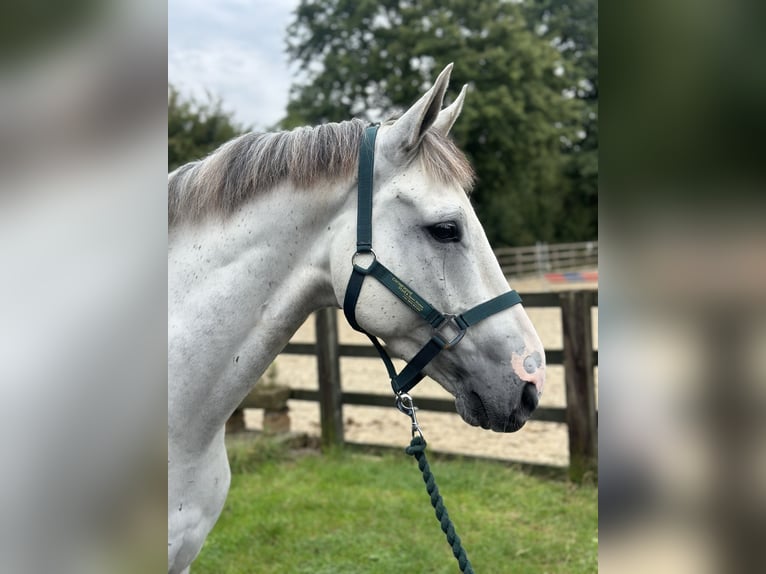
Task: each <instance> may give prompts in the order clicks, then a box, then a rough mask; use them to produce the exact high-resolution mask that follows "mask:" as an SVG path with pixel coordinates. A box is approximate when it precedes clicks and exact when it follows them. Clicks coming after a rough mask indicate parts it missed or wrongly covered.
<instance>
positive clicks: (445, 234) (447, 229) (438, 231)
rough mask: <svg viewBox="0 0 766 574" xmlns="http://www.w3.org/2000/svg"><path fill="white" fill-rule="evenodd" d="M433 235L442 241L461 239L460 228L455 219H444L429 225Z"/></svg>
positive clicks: (429, 230)
mask: <svg viewBox="0 0 766 574" xmlns="http://www.w3.org/2000/svg"><path fill="white" fill-rule="evenodd" d="M428 232H429V233H430V234H431V237H433V238H434V239H436V241H439V242H441V243H449V242H452V241H460V228H459V227H458V225H457V223H455V222H454V221H443V222H441V223H437V224H436V225H431V226H430V227H428Z"/></svg>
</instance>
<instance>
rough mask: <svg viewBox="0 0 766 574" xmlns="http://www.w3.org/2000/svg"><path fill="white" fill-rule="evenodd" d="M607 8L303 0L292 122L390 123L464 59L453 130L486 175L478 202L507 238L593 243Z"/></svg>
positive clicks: (485, 0)
mask: <svg viewBox="0 0 766 574" xmlns="http://www.w3.org/2000/svg"><path fill="white" fill-rule="evenodd" d="M570 4H572V3H570ZM593 4H595V0H576V1H575V2H574V3H573V4H572V5H573V6H576V9H570V8H566V6H567V5H566V4H565V3H564V2H562V1H560V0H546V1H544V2H536V3H535V2H531V1H530V0H528V1H527V2H526V3H511V2H504V1H501V0H423V1H418V2H415V1H410V0H375V1H372V0H301V3H300V5H299V6H298V8H297V10H296V13H295V19H294V21H293V23H292V24H291V25H290V27H289V29H288V40H287V45H288V54H289V55H290V57H291V58H292V60H293V61H294V62H297V63H298V65H299V69H300V71H301V75H302V77H303V81H301V82H298V83H296V84H295V85H294V86H293V88H292V91H291V96H290V102H289V104H288V110H287V111H288V114H287V117H286V119H285V120H284V122H283V125H284V126H285V127H294V126H296V125H304V124H316V123H322V122H327V121H341V120H344V119H348V118H349V117H352V116H356V117H362V118H366V119H368V120H371V121H376V120H380V119H383V118H385V117H387V116H388V115H390V114H391V113H394V112H396V111H401V110H403V109H405V108H406V107H407V106H408V105H410V104H411V103H412V102H414V101H415V100H416V99H417V98H418V97H419V96H420V95H421V93H422V92H423V90H424V89H425V88H426V87H427V86H428V85H430V83H431V82H432V81H433V79H434V78H435V77H436V75H437V74H438V72H439V71H441V69H442V68H443V67H444V66H445V65H446V64H448V63H449V62H454V63H455V68H454V70H453V72H452V86H453V89H452V90H451V93H452V96H453V97H454V96H455V95H457V91H458V90H459V88H460V86H461V85H462V84H464V83H468V84H470V86H471V90H470V91H469V95H468V99H467V101H466V106H465V108H464V109H463V114H462V116H461V118H460V120H459V121H458V122H457V124H456V125H455V127H454V128H453V136H454V137H455V140H456V141H457V143H458V144H459V145H460V146H461V148H462V149H463V150H465V151H466V153H467V154H468V155H469V157H470V158H471V160H472V162H473V164H474V166H475V167H476V170H477V173H478V175H479V183H478V185H477V188H476V190H475V192H474V196H473V197H474V202H475V204H476V207H477V211H478V212H479V216H480V218H481V219H482V221H483V223H484V226H485V228H486V230H487V233H488V235H489V237H490V240H491V241H492V242H493V244H495V245H503V244H505V245H524V244H531V243H534V242H535V241H538V240H544V241H566V240H580V239H593V238H594V236H595V233H596V227H595V221H596V213H595V195H593V197H591V195H592V194H594V193H595V187H592V186H591V185H590V184H588V183H586V182H585V181H584V179H587V178H593V179H592V183H595V174H596V173H597V164H595V163H593V162H591V161H590V160H591V159H594V158H595V156H593V157H591V158H589V159H587V160H586V159H585V158H584V156H583V154H582V152H583V150H584V149H585V144H586V142H588V139H589V138H591V140H592V141H591V142H588V144H587V145H588V146H590V147H588V149H589V150H595V149H596V148H595V147H593V146H597V144H596V140H597V132H596V131H595V129H593V127H592V126H591V125H590V124H588V123H587V122H588V121H590V119H589V118H590V115H589V109H588V102H587V101H586V98H585V97H584V95H583V96H581V94H580V92H583V91H584V90H586V88H587V87H588V85H589V84H587V82H584V81H583V80H585V79H590V80H591V83H592V85H593V86H594V88H593V90H594V92H593V94H591V95H593V96H594V98H595V97H596V96H595V95H597V83H593V82H595V81H596V72H595V63H596V60H595V54H596V52H595V49H596V47H595V45H593V44H592V40H593V39H594V38H595V29H596V14H595V9H593V12H592V13H591V12H589V10H590V9H591V8H590V7H589V5H590V6H592V5H593ZM565 8H566V10H568V12H566V11H565ZM565 12H566V13H565ZM543 24H547V26H544V25H543ZM575 36H576V40H573V41H574V42H575V43H577V45H578V46H580V48H579V49H578V50H573V49H570V43H569V38H570V37H575ZM582 47H585V48H587V50H588V52H587V54H588V57H587V58H586V57H583V56H582V54H581V52H582ZM591 48H592V50H591ZM591 57H592V58H593V59H592V60H591V59H590V58H591ZM591 63H592V64H593V68H592V69H588V68H587V65H589V64H591ZM588 89H589V88H588ZM589 93H590V92H589ZM593 120H595V118H593ZM591 123H592V124H593V125H595V123H594V121H591ZM586 126H588V127H586ZM586 199H587V201H585V200H586ZM591 200H592V201H591ZM575 216H576V217H577V219H578V221H573V220H572V218H573V217H575Z"/></svg>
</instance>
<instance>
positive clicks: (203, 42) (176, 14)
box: [168, 0, 298, 129]
mask: <svg viewBox="0 0 766 574" xmlns="http://www.w3.org/2000/svg"><path fill="white" fill-rule="evenodd" d="M297 4H298V0H280V1H273V0H269V1H259V2H247V1H244V0H226V1H224V2H219V3H216V4H213V3H210V2H204V1H200V0H169V2H168V79H169V81H170V82H171V83H172V84H173V85H175V86H176V87H177V88H179V89H180V90H181V92H182V93H184V94H187V95H193V96H196V97H204V96H205V93H206V92H211V93H212V94H214V95H215V96H220V97H221V98H222V99H223V103H224V108H225V109H227V110H229V111H231V112H233V113H234V117H235V118H236V120H237V121H239V122H241V123H244V124H246V125H248V126H252V127H254V128H256V129H264V128H267V127H270V126H272V125H273V124H275V123H276V122H277V121H279V120H280V119H281V118H282V117H283V116H284V115H285V108H286V105H287V97H288V91H289V87H290V83H291V78H292V73H291V70H290V67H289V65H288V61H287V56H286V54H285V53H284V45H285V44H284V38H285V30H286V28H287V25H288V24H289V22H290V19H291V12H292V11H293V10H294V8H295V7H296V6H297Z"/></svg>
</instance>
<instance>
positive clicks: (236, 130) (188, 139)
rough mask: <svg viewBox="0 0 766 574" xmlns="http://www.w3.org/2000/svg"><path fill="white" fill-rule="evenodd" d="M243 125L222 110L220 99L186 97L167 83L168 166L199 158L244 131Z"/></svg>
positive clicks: (173, 166) (170, 169)
mask: <svg viewBox="0 0 766 574" xmlns="http://www.w3.org/2000/svg"><path fill="white" fill-rule="evenodd" d="M243 131H244V130H243V128H242V127H241V126H239V125H237V124H236V123H235V122H234V120H233V119H232V114H231V113H229V112H226V111H224V110H223V105H222V103H221V100H220V99H213V98H212V97H210V96H208V99H207V101H205V102H198V101H196V100H194V99H185V98H183V97H182V96H181V94H179V92H178V90H176V89H175V88H174V87H173V86H170V85H169V86H168V170H169V171H172V170H174V169H175V168H177V167H178V166H179V165H183V164H185V163H187V162H189V161H192V160H195V159H200V158H202V157H204V156H205V155H207V154H208V153H210V152H211V151H213V150H214V149H215V148H217V147H218V146H220V145H221V144H222V143H224V142H227V141H229V140H230V139H231V138H233V137H234V136H237V135H239V134H241V133H243Z"/></svg>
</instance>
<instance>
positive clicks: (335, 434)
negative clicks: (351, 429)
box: [315, 307, 343, 449]
mask: <svg viewBox="0 0 766 574" xmlns="http://www.w3.org/2000/svg"><path fill="white" fill-rule="evenodd" d="M315 326H316V342H317V374H318V378H319V418H320V423H321V426H322V448H323V449H328V448H332V447H339V446H342V445H343V398H342V396H341V389H340V357H339V355H338V316H337V312H336V310H335V309H334V308H332V307H326V308H324V309H320V310H319V311H317V312H316V315H315Z"/></svg>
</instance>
